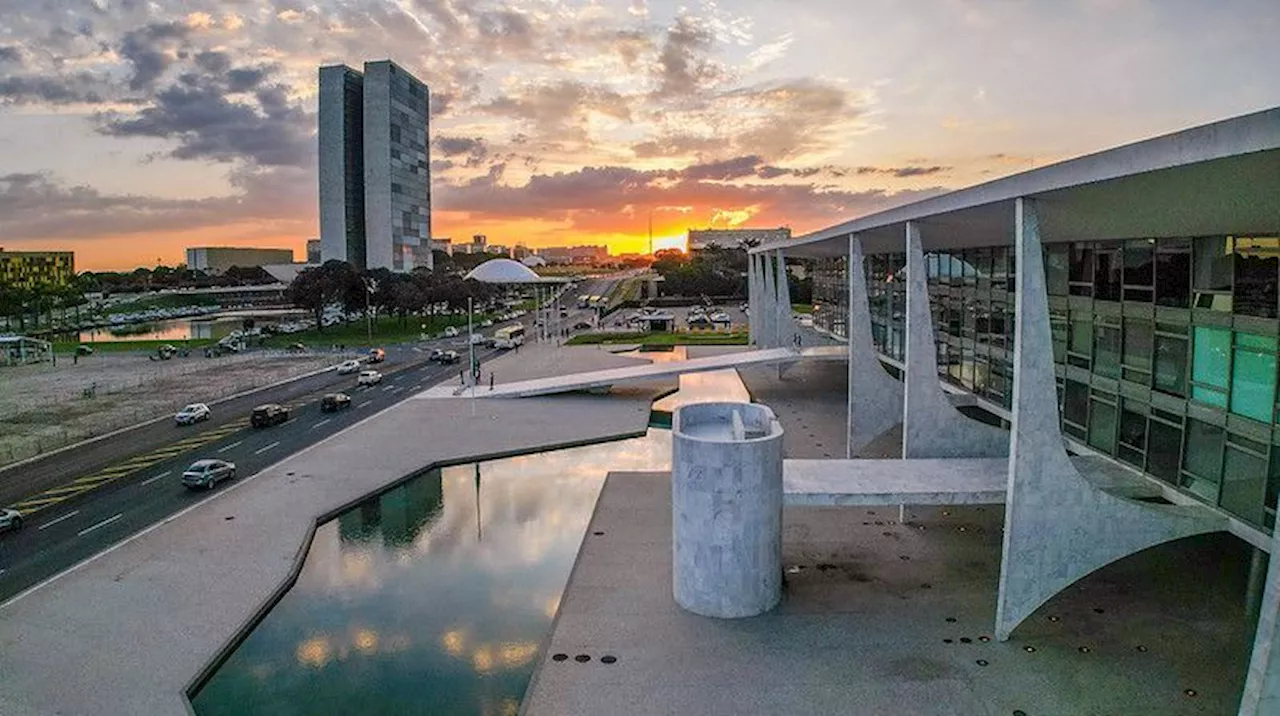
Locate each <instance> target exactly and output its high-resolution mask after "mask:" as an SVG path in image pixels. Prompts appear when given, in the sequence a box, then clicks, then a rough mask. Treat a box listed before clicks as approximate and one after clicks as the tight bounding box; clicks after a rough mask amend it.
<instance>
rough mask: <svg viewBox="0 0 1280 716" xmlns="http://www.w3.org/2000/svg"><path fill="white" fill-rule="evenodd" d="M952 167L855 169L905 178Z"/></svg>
mask: <svg viewBox="0 0 1280 716" xmlns="http://www.w3.org/2000/svg"><path fill="white" fill-rule="evenodd" d="M950 169H951V167H944V166H936V165H935V166H928V167H925V166H905V167H858V168H857V170H855V173H857V174H862V175H866V174H886V175H889V176H893V177H897V178H899V179H905V178H907V177H922V176H929V175H930V174H941V173H943V172H946V171H949V170H950Z"/></svg>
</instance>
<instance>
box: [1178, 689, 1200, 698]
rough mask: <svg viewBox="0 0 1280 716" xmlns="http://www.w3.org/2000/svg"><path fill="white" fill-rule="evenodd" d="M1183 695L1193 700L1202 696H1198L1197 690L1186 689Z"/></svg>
mask: <svg viewBox="0 0 1280 716" xmlns="http://www.w3.org/2000/svg"><path fill="white" fill-rule="evenodd" d="M1182 693H1184V694H1186V695H1187V696H1189V697H1191V698H1193V699H1194V698H1195V697H1197V696H1199V695H1200V694H1198V693H1197V692H1196V690H1195V689H1184V690H1183V691H1182Z"/></svg>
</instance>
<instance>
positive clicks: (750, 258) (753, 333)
mask: <svg viewBox="0 0 1280 716" xmlns="http://www.w3.org/2000/svg"><path fill="white" fill-rule="evenodd" d="M756 276H757V271H756V256H755V254H751V253H748V254H747V309H748V311H747V342H748V343H750V344H751V345H753V346H754V345H758V344H759V340H760V329H759V328H757V327H756V324H757V323H758V322H759V321H758V319H759V316H760V292H759V291H758V290H757V287H756Z"/></svg>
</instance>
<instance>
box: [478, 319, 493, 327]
mask: <svg viewBox="0 0 1280 716" xmlns="http://www.w3.org/2000/svg"><path fill="white" fill-rule="evenodd" d="M492 325H493V321H491V320H489V319H488V318H486V319H484V320H483V321H480V327H481V328H488V327H490V326H492Z"/></svg>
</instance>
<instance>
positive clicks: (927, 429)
mask: <svg viewBox="0 0 1280 716" xmlns="http://www.w3.org/2000/svg"><path fill="white" fill-rule="evenodd" d="M935 335H936V334H935V333H934V331H933V313H932V311H931V310H930V309H929V271H928V268H927V267H926V266H925V261H924V249H923V247H922V246H921V243H920V227H919V226H918V225H917V224H916V223H915V222H913V221H909V222H907V336H906V349H907V350H906V360H905V364H906V372H905V375H904V379H905V380H906V395H905V399H904V400H903V406H902V457H904V458H915V457H923V458H940V457H1005V456H1007V455H1008V454H1009V433H1008V431H1006V430H1001V429H1000V428H998V427H996V426H994V425H988V424H986V423H983V422H980V421H978V420H974V419H973V418H970V417H967V416H966V415H965V414H964V413H961V412H960V411H959V410H958V409H957V408H956V407H955V406H954V405H952V403H951V401H950V400H948V399H947V395H946V393H944V392H943V390H942V384H941V382H940V381H939V379H938V347H937V343H936V339H935Z"/></svg>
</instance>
